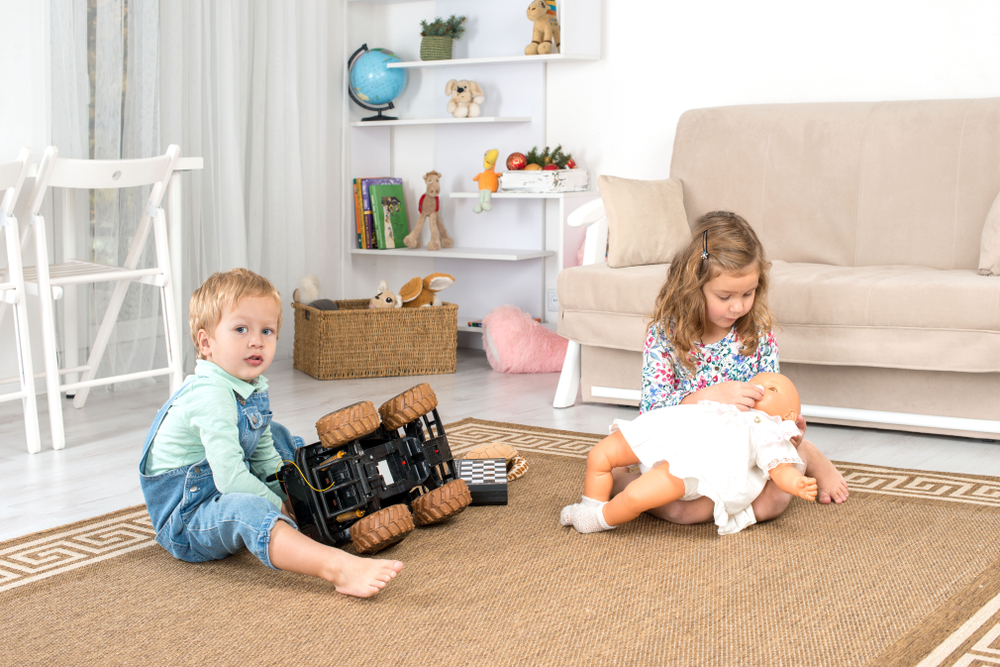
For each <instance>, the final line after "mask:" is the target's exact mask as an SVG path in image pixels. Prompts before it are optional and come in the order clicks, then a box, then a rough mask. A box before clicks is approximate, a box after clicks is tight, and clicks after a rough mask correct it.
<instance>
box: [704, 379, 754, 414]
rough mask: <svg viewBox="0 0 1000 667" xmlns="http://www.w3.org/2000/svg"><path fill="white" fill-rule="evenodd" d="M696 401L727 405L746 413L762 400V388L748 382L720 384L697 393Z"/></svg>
mask: <svg viewBox="0 0 1000 667" xmlns="http://www.w3.org/2000/svg"><path fill="white" fill-rule="evenodd" d="M696 393H697V394H698V400H703V401H705V400H707V401H716V402H718V403H729V404H730V405H735V406H736V407H737V408H739V409H740V410H742V411H743V412H746V411H747V410H749V409H750V408H752V407H753V406H754V405H755V404H756V403H757V401H759V400H760V399H762V398H764V388H763V387H761V386H759V385H755V384H750V383H749V382H736V381H728V382H720V383H719V384H714V385H712V386H711V387H706V388H704V389H702V390H700V391H698V392H696Z"/></svg>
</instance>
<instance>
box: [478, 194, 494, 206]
mask: <svg viewBox="0 0 1000 667" xmlns="http://www.w3.org/2000/svg"><path fill="white" fill-rule="evenodd" d="M480 194H483V195H486V200H485V201H484V202H483V210H484V211H492V210H493V204H491V203H490V197H492V196H493V191H492V190H481V191H480Z"/></svg>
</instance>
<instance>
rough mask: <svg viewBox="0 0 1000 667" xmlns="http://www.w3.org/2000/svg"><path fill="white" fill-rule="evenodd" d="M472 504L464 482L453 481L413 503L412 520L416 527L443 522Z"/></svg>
mask: <svg viewBox="0 0 1000 667" xmlns="http://www.w3.org/2000/svg"><path fill="white" fill-rule="evenodd" d="M471 503H472V493H471V492H470V491H469V486H468V485H467V484H466V483H465V480H462V479H455V480H452V481H450V482H448V483H447V484H445V485H444V486H441V487H438V488H436V489H434V490H433V491H428V492H427V493H425V494H423V495H422V496H420V497H419V498H417V499H416V500H414V501H413V518H414V520H415V521H416V522H417V525H418V526H427V525H430V524H432V523H437V522H438V521H444V520H445V519H448V518H451V517H453V516H455V515H456V514H458V513H459V512H461V511H462V510H464V509H465V508H466V507H468V506H469V505H470V504H471Z"/></svg>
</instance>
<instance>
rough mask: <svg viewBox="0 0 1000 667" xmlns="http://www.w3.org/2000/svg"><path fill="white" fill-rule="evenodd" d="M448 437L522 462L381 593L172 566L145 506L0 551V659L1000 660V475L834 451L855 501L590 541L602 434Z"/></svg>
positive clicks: (427, 543) (461, 433)
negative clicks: (584, 524) (502, 496)
mask: <svg viewBox="0 0 1000 667" xmlns="http://www.w3.org/2000/svg"><path fill="white" fill-rule="evenodd" d="M447 430H448V434H449V439H450V441H451V442H452V446H453V448H454V449H455V450H456V452H461V451H464V450H466V449H469V448H470V447H472V446H475V445H477V444H480V443H482V442H486V441H494V440H503V441H507V442H510V443H512V444H513V445H514V446H515V447H516V448H517V449H518V450H519V451H520V452H521V453H522V454H524V455H525V456H526V458H527V459H528V461H529V463H530V466H531V468H530V470H529V471H528V473H527V475H526V476H525V477H523V478H522V479H519V480H516V481H514V482H513V483H511V486H510V503H509V505H507V506H492V507H470V508H469V509H467V510H466V511H465V512H463V513H462V514H460V515H459V516H457V517H455V518H454V519H453V520H451V521H449V522H446V523H445V524H443V525H440V526H437V527H432V528H420V529H418V530H417V531H415V532H414V533H413V534H411V535H410V536H409V537H407V538H406V539H405V540H404V541H403V542H401V543H400V544H399V545H397V546H395V547H393V548H392V549H390V550H389V551H388V552H386V555H387V556H389V557H393V558H398V559H400V560H402V561H404V562H405V564H406V567H405V569H404V570H403V572H402V574H401V575H400V576H399V577H397V579H396V580H395V581H394V582H393V583H392V584H391V585H390V586H389V587H388V588H386V589H385V590H384V591H383V592H382V593H381V594H380V595H378V596H377V597H375V598H374V599H371V600H357V599H351V598H346V597H343V596H340V595H337V594H335V593H334V592H333V591H332V589H331V588H330V586H328V585H326V584H325V583H324V582H321V581H318V580H313V579H310V578H308V577H303V576H298V575H293V574H288V573H284V572H273V571H270V570H267V569H266V568H264V567H263V566H262V565H260V563H259V562H257V561H256V560H255V559H254V558H253V557H252V556H250V555H249V554H248V553H246V552H243V553H241V554H237V555H236V556H233V557H231V558H228V559H226V560H223V561H219V562H215V563H206V564H200V565H191V564H187V563H181V562H178V561H175V560H174V559H172V558H171V557H170V556H169V555H168V554H167V553H166V552H165V551H163V550H162V549H161V548H160V547H159V546H157V545H156V544H155V543H154V542H153V540H152V534H151V532H152V531H151V527H150V523H149V519H148V516H147V515H146V513H145V510H144V509H143V508H142V507H141V506H140V507H135V508H131V509H128V510H123V511H120V512H116V513H114V514H109V515H106V516H102V517H99V518H97V519H94V520H91V521H85V522H81V523H77V524H73V525H70V526H64V527H62V528H59V529H55V530H51V531H47V532H45V533H39V534H35V535H30V536H27V537H25V538H21V539H18V540H13V541H9V542H6V543H2V544H0V638H2V642H0V664H2V665H168V664H169V665H206V664H212V665H286V664H287V665H297V666H303V665H379V666H383V665H421V666H424V665H490V666H493V665H528V666H534V665H570V666H575V665H697V666H699V667H704V666H707V665H719V666H724V667H729V666H732V665H765V666H771V665H794V666H801V665H810V666H812V665H833V666H846V665H879V666H886V665H889V666H893V665H900V666H902V665H918V664H919V665H921V666H926V667H929V666H932V665H933V666H938V665H996V664H1000V479H996V478H990V477H977V476H975V475H953V474H938V473H925V472H917V471H912V470H899V469H893V468H883V467H878V466H867V465H852V464H840V467H841V469H842V470H843V471H844V473H845V475H846V476H847V478H848V480H849V481H850V484H851V488H852V491H851V499H850V500H849V501H848V502H847V503H846V504H844V505H842V506H836V507H832V506H819V505H809V504H806V503H803V502H793V504H792V505H791V506H790V507H789V509H788V510H787V511H786V512H785V514H784V515H783V516H781V517H780V518H779V519H778V520H776V521H773V522H770V523H767V524H761V525H757V526H753V527H751V528H749V529H747V530H745V531H743V532H741V533H739V534H737V535H732V536H728V537H720V536H718V535H717V534H716V532H715V529H714V527H713V526H710V525H703V526H674V525H670V524H668V523H665V522H663V521H659V520H656V519H653V518H650V517H640V518H639V519H637V520H636V521H634V522H632V523H630V524H628V525H626V526H623V527H621V528H619V529H617V530H614V531H610V532H607V533H601V534H597V535H579V534H577V533H576V532H575V531H573V530H572V529H569V528H563V527H562V526H560V525H559V523H558V518H557V517H558V512H559V509H560V508H561V507H562V506H563V505H565V504H566V503H568V502H570V501H575V500H576V499H577V497H578V496H579V495H580V490H581V485H582V479H583V469H584V457H585V455H586V452H587V450H588V449H589V448H590V447H591V446H592V445H593V444H594V443H595V442H596V441H597V440H598V439H599V436H595V435H588V434H581V433H569V432H563V431H553V430H547V429H538V428H528V427H523V426H516V425H510V424H500V423H494V422H484V421H479V420H474V419H467V420H464V421H461V422H458V423H456V424H453V425H451V426H449V427H448V429H447Z"/></svg>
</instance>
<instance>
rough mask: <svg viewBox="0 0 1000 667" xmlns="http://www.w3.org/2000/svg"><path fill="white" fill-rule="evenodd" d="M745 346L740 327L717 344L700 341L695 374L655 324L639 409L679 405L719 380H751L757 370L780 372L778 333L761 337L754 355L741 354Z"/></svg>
mask: <svg viewBox="0 0 1000 667" xmlns="http://www.w3.org/2000/svg"><path fill="white" fill-rule="evenodd" d="M741 346H742V344H741V342H740V339H739V336H737V334H736V329H735V328H733V329H730V330H729V333H728V334H726V337H725V338H723V339H722V340H720V341H718V342H716V343H710V344H709V345H702V344H700V343H698V346H697V350H696V354H695V371H694V373H693V374H692V373H691V371H689V370H688V369H687V368H686V367H685V366H684V365H683V364H681V363H680V362H679V361H675V348H674V344H673V343H672V342H670V339H669V338H668V337H667V335H666V333H665V332H664V330H663V327H662V326H661V325H660V324H659V323H656V324H653V325H652V326H650V327H649V330H648V331H647V332H646V345H645V350H644V351H643V355H642V399H641V401H640V403H639V412H640V413H643V412H647V411H649V410H652V409H654V408H662V407H666V406H669V405H677V404H678V403H680V402H681V400H682V399H683V398H684V397H685V396H687V395H688V394H691V393H693V392H695V391H698V390H699V389H704V388H705V387H710V386H712V385H713V384H718V383H719V382H725V381H727V380H735V381H738V382H749V381H750V379H751V378H752V377H753V376H754V375H757V373H778V372H779V371H778V344H777V343H776V342H775V340H774V332H773V331H768V332H767V335H766V336H763V337H761V339H760V341H759V343H758V345H757V350H756V351H755V352H754V353H753V354H752V355H750V356H748V357H745V356H743V355H742V354H740V347H741Z"/></svg>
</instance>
